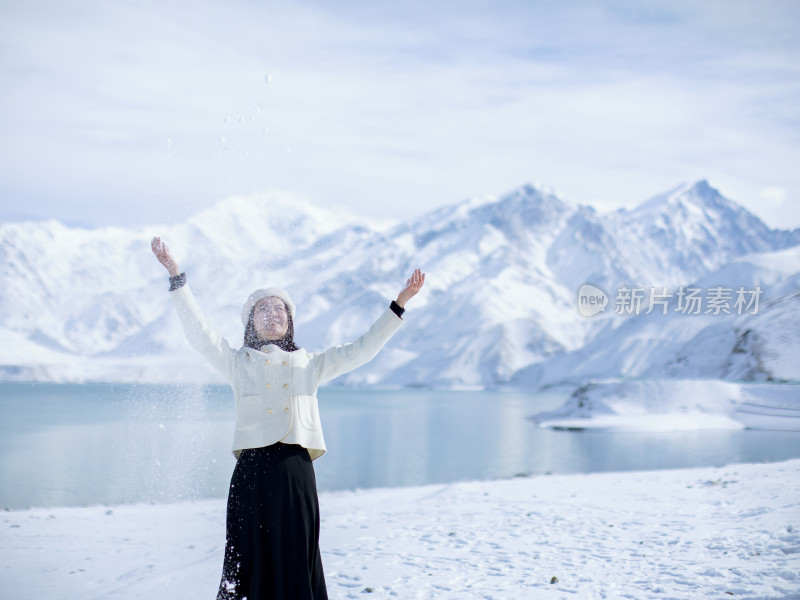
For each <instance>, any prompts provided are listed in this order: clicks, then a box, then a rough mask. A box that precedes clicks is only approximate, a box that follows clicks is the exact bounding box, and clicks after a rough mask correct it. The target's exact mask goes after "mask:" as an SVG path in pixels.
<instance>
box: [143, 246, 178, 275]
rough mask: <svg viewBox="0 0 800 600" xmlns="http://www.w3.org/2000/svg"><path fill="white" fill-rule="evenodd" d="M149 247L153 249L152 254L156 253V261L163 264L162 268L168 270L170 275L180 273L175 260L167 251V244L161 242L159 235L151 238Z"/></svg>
mask: <svg viewBox="0 0 800 600" xmlns="http://www.w3.org/2000/svg"><path fill="white" fill-rule="evenodd" d="M150 248H151V249H152V250H153V254H155V255H156V258H157V259H158V262H160V263H161V264H162V265H164V268H165V269H166V270H167V271H169V274H170V276H171V277H175V276H176V275H180V274H181V270H180V268H179V267H178V263H177V261H176V260H175V259H174V258H173V257H172V254H170V252H169V246H167V244H166V243H165V242H162V241H161V238H160V237H158V236H156V237H154V238H153V240H152V241H151V242H150Z"/></svg>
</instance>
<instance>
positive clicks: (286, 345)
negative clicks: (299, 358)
mask: <svg viewBox="0 0 800 600" xmlns="http://www.w3.org/2000/svg"><path fill="white" fill-rule="evenodd" d="M256 304H258V302H256ZM283 305H284V306H285V307H286V317H287V319H288V320H289V326H288V327H287V328H286V335H284V336H283V337H282V338H281V339H279V340H262V339H261V338H260V337H258V334H257V333H256V326H255V323H253V314H254V313H255V311H256V307H255V304H254V305H253V308H251V309H250V317H249V318H248V319H247V327H245V328H244V343H243V344H242V348H252V349H253V350H261V348H262V346H266V345H268V344H275V345H276V346H277V347H278V348H280V349H281V350H284V351H286V352H294V351H295V350H299V349H300V348H298V347H297V346H296V345H295V343H294V320H292V313H291V312H290V311H289V307H288V306H286V303H285V302H284V303H283Z"/></svg>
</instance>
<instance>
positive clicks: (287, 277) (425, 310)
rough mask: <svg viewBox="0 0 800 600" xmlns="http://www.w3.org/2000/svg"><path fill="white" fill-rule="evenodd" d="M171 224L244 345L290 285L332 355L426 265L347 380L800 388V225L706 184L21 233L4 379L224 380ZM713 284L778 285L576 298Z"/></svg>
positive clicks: (225, 323) (288, 210)
mask: <svg viewBox="0 0 800 600" xmlns="http://www.w3.org/2000/svg"><path fill="white" fill-rule="evenodd" d="M156 234H157V235H160V236H161V237H162V238H164V239H165V240H166V241H167V242H168V243H169V245H170V247H171V249H172V250H173V253H174V254H175V255H176V257H177V258H178V260H179V262H180V264H181V267H182V269H184V270H185V271H186V272H187V274H188V277H189V281H190V285H191V286H192V288H193V290H194V291H195V295H196V296H197V297H198V301H199V303H200V305H201V307H203V309H204V310H205V312H206V314H207V317H208V320H209V322H210V323H212V324H213V325H215V326H216V328H217V329H218V330H219V331H220V332H221V333H222V334H223V335H225V336H226V337H227V338H228V339H229V340H230V342H231V344H232V345H234V346H236V345H239V344H240V343H241V342H240V340H241V336H242V327H241V323H240V322H239V309H240V307H241V304H242V302H243V301H244V299H245V298H246V297H247V295H248V294H249V293H250V291H252V290H253V289H255V288H257V287H263V286H267V285H276V286H280V287H284V288H286V289H287V290H288V291H289V293H290V294H291V295H292V297H293V299H294V301H295V304H296V305H297V306H298V313H297V320H296V336H295V337H296V340H297V341H298V343H300V344H301V345H303V346H305V347H306V348H308V349H309V350H312V351H317V350H324V349H325V348H327V347H329V346H330V345H333V344H337V343H342V342H345V341H349V340H351V339H353V338H354V337H356V336H358V335H359V334H360V333H362V332H363V331H364V330H365V329H366V328H367V327H368V326H369V324H370V323H371V320H372V319H373V318H375V317H376V316H377V315H378V314H380V312H381V311H382V310H384V308H385V306H386V305H387V304H388V302H389V300H390V299H391V298H393V297H395V296H396V294H397V292H398V291H399V290H400V288H401V287H402V284H403V283H404V282H405V279H406V278H407V277H408V275H409V274H410V273H411V271H412V269H413V268H414V267H416V266H420V267H422V268H424V270H425V271H426V272H427V273H428V274H429V276H428V280H427V283H426V286H425V288H424V291H423V292H422V294H420V296H419V297H418V298H415V299H414V301H413V302H412V304H410V305H409V311H408V316H407V321H408V323H407V325H406V327H404V328H403V330H401V332H400V333H398V335H397V336H396V337H395V339H393V340H392V342H391V343H390V344H389V345H388V346H387V348H385V349H384V351H383V352H382V353H381V354H380V355H379V356H378V358H377V359H376V360H375V361H373V362H372V363H370V364H369V365H367V366H365V367H362V368H361V369H359V370H357V371H355V372H353V373H351V374H349V375H347V376H344V377H342V378H340V379H339V380H337V382H336V383H337V384H340V385H363V384H370V385H375V384H378V385H384V386H408V385H410V386H432V387H486V386H496V385H504V384H513V385H517V386H533V387H538V386H542V385H549V384H555V383H560V382H564V381H567V382H575V381H582V380H584V379H585V378H590V377H596V376H598V373H600V374H601V375H600V376H602V377H620V376H632V375H633V376H644V375H645V374H647V375H650V374H658V375H659V376H668V377H673V376H674V377H738V378H744V379H770V378H772V379H781V380H798V379H800V374H798V367H797V366H795V365H797V364H800V363H799V362H798V361H796V360H794V354H793V353H794V352H795V350H794V346H793V343H794V342H793V341H792V339H800V336H795V337H794V338H792V339H789V341H783V340H784V338H787V337H788V338H791V335H788V336H783V337H781V336H777V337H776V336H775V335H774V334H775V333H776V332H780V331H783V332H790V331H792V328H793V327H794V328H795V330H796V329H797V327H798V324H800V311H798V310H797V308H796V307H797V303H798V295H797V293H798V276H797V274H798V272H800V268H798V267H796V266H795V265H797V264H800V263H798V262H797V260H796V258H797V256H796V253H797V249H796V248H795V247H796V246H798V244H800V230H794V231H779V230H772V229H769V228H768V227H766V226H765V225H764V224H763V223H762V222H761V221H760V220H759V219H758V218H757V217H755V216H754V215H752V214H751V213H749V212H748V211H746V210H745V209H744V208H742V207H741V206H738V205H736V204H735V203H733V202H731V201H730V200H727V199H725V198H723V197H722V196H721V195H720V194H719V193H718V192H717V191H716V190H714V189H713V188H712V187H710V186H709V185H708V184H707V183H706V182H704V181H701V182H698V183H696V184H693V185H684V186H680V187H679V188H676V189H675V190H672V191H671V192H669V193H667V194H663V195H660V196H657V197H655V198H653V199H652V200H649V201H647V202H645V203H643V204H642V205H641V206H639V207H637V208H636V209H634V210H630V211H627V210H621V211H617V212H615V213H612V214H599V213H597V212H596V211H594V210H593V209H592V208H590V207H586V206H579V205H575V204H572V203H570V202H568V201H566V200H565V199H563V198H561V197H559V196H558V195H556V194H555V193H553V192H552V191H550V190H547V189H545V188H539V187H534V186H530V185H526V186H523V187H521V188H519V189H517V190H514V191H512V192H511V193H508V194H505V195H503V196H500V197H491V198H476V199H470V200H466V201H463V202H460V203H457V204H454V205H451V206H447V207H444V208H440V209H437V210H434V211H432V212H431V213H428V214H426V215H424V216H422V217H420V218H418V219H414V220H412V221H408V222H405V223H400V224H398V225H395V226H393V227H391V228H389V229H385V228H382V227H378V226H376V225H374V224H371V223H369V222H366V221H364V220H361V219H358V218H357V217H354V216H348V215H341V214H339V213H338V212H334V211H329V210H326V209H323V208H321V207H318V206H314V205H312V204H309V203H308V202H305V201H301V200H298V199H297V198H294V197H292V196H290V195H286V194H269V195H265V196H259V197H253V198H235V199H229V200H226V201H223V202H221V203H219V204H218V205H216V206H215V207H213V208H211V209H209V210H207V211H204V212H202V213H200V214H198V215H197V216H195V217H194V218H192V219H191V220H189V221H188V222H186V223H182V224H179V225H174V226H169V227H167V226H154V227H148V228H139V229H136V230H126V229H119V228H113V229H112V228H108V229H97V230H82V229H75V228H68V227H65V226H63V225H61V224H59V223H57V222H52V221H50V222H35V223H7V224H2V225H0V289H1V290H2V292H0V294H1V295H0V342H2V343H0V379H6V380H9V379H16V380H29V379H35V380H58V381H63V380H75V381H87V380H105V381H109V380H113V381H153V382H157V381H196V380H198V379H200V380H208V381H212V380H216V374H215V373H214V372H213V371H212V370H211V369H210V368H209V367H206V366H205V365H203V364H202V362H200V361H199V360H198V359H197V357H196V356H195V354H194V352H193V351H192V350H191V348H189V347H188V345H187V344H186V342H185V341H184V339H183V334H182V332H181V330H180V326H179V324H178V322H177V318H176V316H175V315H174V314H173V313H174V311H173V309H172V307H171V305H170V303H169V298H168V295H167V293H166V288H167V281H166V273H165V271H164V270H163V268H162V267H161V266H160V265H159V264H158V263H157V262H156V260H155V258H154V257H153V256H152V254H151V253H150V249H149V240H150V238H151V237H152V236H153V235H156ZM793 252H794V254H793ZM709 278H710V279H709ZM711 281H714V282H716V283H715V284H714V285H716V284H722V283H729V284H730V286H731V287H734V286H735V287H738V286H740V285H744V286H748V285H752V284H755V283H756V282H760V283H761V284H762V287H764V288H765V289H764V293H763V296H762V297H761V306H762V311H761V312H760V313H759V314H758V315H741V316H717V315H708V316H705V317H704V316H702V315H699V316H698V318H696V319H695V318H693V317H691V316H687V315H681V314H671V315H657V314H651V315H647V318H645V317H644V315H641V316H640V317H622V316H619V315H614V314H613V313H612V312H611V311H607V312H606V313H604V314H602V315H598V316H597V317H594V318H591V319H587V318H584V317H582V316H581V315H580V314H579V313H578V311H577V309H576V291H577V289H578V288H579V287H580V286H581V285H582V284H583V283H592V284H594V285H597V286H600V287H601V288H603V289H605V290H606V291H608V292H613V290H615V289H616V288H618V287H619V286H622V285H627V286H637V287H641V288H649V286H651V285H652V286H659V287H660V286H668V287H670V288H675V287H677V286H680V285H689V284H694V285H698V286H700V285H709V286H710V285H712V284H711V283H709V282H711ZM656 317H659V318H656ZM706 328H710V329H708V330H706ZM712 333H713V334H714V335H713V336H712V337H709V336H710V335H711V334H712ZM698 336H699V338H698ZM701 340H706V348H707V346H709V345H711V346H714V348H715V351H714V352H712V353H711V354H714V355H715V357H717V358H719V360H717V362H715V363H713V364H711V363H710V362H709V360H708V356H709V352H708V351H707V349H706V350H705V351H701V350H700V348H701V347H702V344H701ZM731 340H732V341H731ZM726 344H727V345H726ZM648 345H649V346H648ZM647 347H649V348H651V350H650V351H649V352H647V351H645V350H646V348H647ZM723 355H724V356H726V357H728V358H726V359H724V360H723V358H721V357H722V356H723ZM726 360H727V362H725V361H726ZM712 362H713V361H712Z"/></svg>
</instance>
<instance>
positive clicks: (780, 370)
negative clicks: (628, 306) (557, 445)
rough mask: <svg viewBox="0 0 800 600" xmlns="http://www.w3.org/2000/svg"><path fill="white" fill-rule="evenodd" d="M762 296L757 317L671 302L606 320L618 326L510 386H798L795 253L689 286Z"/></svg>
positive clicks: (744, 261)
mask: <svg viewBox="0 0 800 600" xmlns="http://www.w3.org/2000/svg"><path fill="white" fill-rule="evenodd" d="M716 286H723V287H724V288H727V289H731V290H733V291H732V295H733V296H734V298H735V294H736V290H737V289H738V288H739V287H743V288H744V289H745V290H754V289H755V288H756V286H760V288H761V289H762V291H763V293H762V294H761V296H760V299H759V306H758V311H757V313H756V314H752V311H754V310H755V309H754V307H753V308H751V309H750V312H747V311H744V310H743V311H742V313H743V314H737V311H736V310H734V306H733V302H731V305H730V314H725V313H720V314H714V312H713V311H712V312H711V313H706V312H705V311H706V310H707V309H706V308H702V312H701V314H684V313H682V312H680V311H677V310H676V308H677V297H676V296H673V297H672V298H671V300H670V302H669V304H668V307H667V314H666V315H665V314H663V311H662V310H661V309H656V310H654V311H653V312H651V313H650V314H644V311H643V312H642V314H638V315H635V314H634V315H631V316H619V315H604V316H605V317H606V319H605V320H606V321H617V322H621V324H620V325H618V326H616V327H608V328H607V329H605V330H603V331H602V332H601V333H599V334H598V335H597V336H596V337H594V338H593V339H592V340H591V341H589V342H588V343H587V344H585V345H584V346H583V347H581V348H579V349H578V350H576V351H574V352H571V353H564V354H561V355H559V356H556V357H554V358H552V359H551V360H548V361H543V362H541V363H538V364H536V365H533V366H531V367H530V368H527V369H523V370H520V371H518V372H517V373H516V374H515V377H514V380H513V382H512V383H514V384H516V385H520V386H542V385H552V384H559V383H574V384H581V383H582V382H585V381H591V380H594V379H604V378H608V377H642V378H651V379H659V378H675V377H677V378H712V379H713V378H718V379H733V380H754V381H794V382H797V381H800V247H798V246H795V247H793V248H789V249H787V250H783V251H778V252H768V253H760V254H752V255H747V256H744V257H740V258H738V259H735V260H733V261H731V262H730V263H728V264H727V265H725V266H724V267H722V268H721V269H719V270H717V271H714V272H713V273H709V274H707V275H706V276H705V277H703V278H702V279H700V280H697V281H695V282H692V283H690V284H688V285H687V286H686V287H687V288H688V287H693V288H697V289H701V290H707V289H710V288H714V287H716Z"/></svg>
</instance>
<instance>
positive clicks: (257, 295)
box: [242, 287, 294, 327]
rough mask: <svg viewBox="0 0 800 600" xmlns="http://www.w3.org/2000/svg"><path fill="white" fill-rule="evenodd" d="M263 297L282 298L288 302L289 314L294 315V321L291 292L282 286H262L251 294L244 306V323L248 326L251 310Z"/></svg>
mask: <svg viewBox="0 0 800 600" xmlns="http://www.w3.org/2000/svg"><path fill="white" fill-rule="evenodd" d="M263 298H280V299H281V300H283V301H284V302H285V303H286V308H288V309H289V314H290V315H292V321H294V302H292V299H291V298H289V294H287V293H286V291H285V290H282V289H280V288H272V287H271V288H262V289H260V290H256V291H255V292H253V293H252V294H250V297H249V298H247V302H245V303H244V306H243V307H242V325H244V326H245V327H247V321H248V320H249V319H250V311H251V310H253V307H254V306H255V305H256V303H257V302H258V301H259V300H262V299H263Z"/></svg>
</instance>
